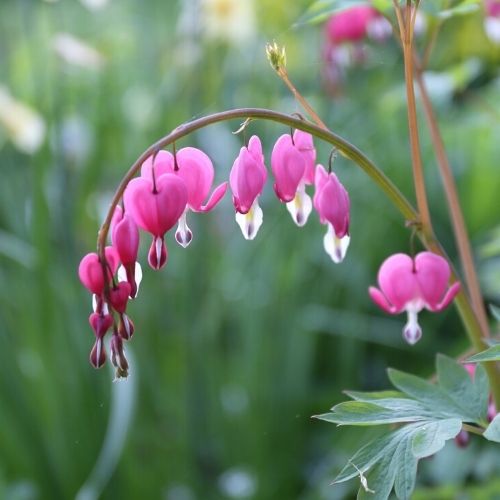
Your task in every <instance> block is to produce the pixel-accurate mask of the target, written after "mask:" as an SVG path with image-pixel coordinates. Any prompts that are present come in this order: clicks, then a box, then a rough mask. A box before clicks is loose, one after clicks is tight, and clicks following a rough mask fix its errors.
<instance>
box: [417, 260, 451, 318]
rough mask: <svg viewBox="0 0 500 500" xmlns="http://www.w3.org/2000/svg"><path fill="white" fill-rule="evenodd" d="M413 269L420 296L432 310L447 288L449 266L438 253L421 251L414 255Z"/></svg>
mask: <svg viewBox="0 0 500 500" xmlns="http://www.w3.org/2000/svg"><path fill="white" fill-rule="evenodd" d="M415 270H416V273H417V275H416V276H417V281H418V284H419V286H420V290H421V292H422V298H423V299H424V301H425V302H426V304H428V306H429V308H430V309H431V310H434V309H435V308H436V307H437V306H438V304H439V303H440V301H441V300H442V298H443V296H444V294H445V292H446V289H447V288H448V280H449V279H450V273H451V272H450V266H449V264H448V262H447V261H446V259H444V258H443V257H441V256H440V255H437V254H435V253H432V252H421V253H419V254H418V255H417V256H416V257H415Z"/></svg>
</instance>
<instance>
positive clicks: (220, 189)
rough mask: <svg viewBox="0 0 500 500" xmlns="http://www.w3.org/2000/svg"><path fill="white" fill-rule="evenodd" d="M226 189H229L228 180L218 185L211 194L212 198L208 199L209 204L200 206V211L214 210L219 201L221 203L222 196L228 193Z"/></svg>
mask: <svg viewBox="0 0 500 500" xmlns="http://www.w3.org/2000/svg"><path fill="white" fill-rule="evenodd" d="M226 191H227V182H223V183H222V184H220V185H219V186H217V187H216V188H215V189H214V191H213V193H212V194H211V196H210V198H209V199H208V202H207V204H206V205H202V206H201V207H200V211H201V212H208V211H210V210H212V208H214V207H215V205H217V203H219V201H221V200H222V198H223V197H224V195H225V194H226Z"/></svg>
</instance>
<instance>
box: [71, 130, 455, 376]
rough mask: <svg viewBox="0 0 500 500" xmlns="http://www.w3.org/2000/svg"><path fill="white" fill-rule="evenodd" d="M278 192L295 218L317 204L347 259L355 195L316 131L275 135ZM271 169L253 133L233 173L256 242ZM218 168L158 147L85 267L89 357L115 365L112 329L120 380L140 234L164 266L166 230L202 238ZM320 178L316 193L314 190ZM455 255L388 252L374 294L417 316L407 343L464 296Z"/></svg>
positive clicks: (338, 252)
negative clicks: (453, 267)
mask: <svg viewBox="0 0 500 500" xmlns="http://www.w3.org/2000/svg"><path fill="white" fill-rule="evenodd" d="M271 170H272V173H273V176H274V185H273V187H274V191H275V193H276V195H277V197H278V199H279V200H280V202H281V203H284V204H285V205H286V208H287V210H288V211H289V213H290V215H291V217H292V219H293V221H294V222H295V224H296V225H297V226H299V227H301V226H304V225H305V224H306V222H307V220H308V218H309V216H310V214H311V212H312V209H313V208H314V209H315V210H316V212H317V214H318V216H319V221H320V223H321V224H324V225H326V226H327V228H326V234H325V236H324V239H323V244H324V248H325V250H326V252H327V253H328V255H329V256H330V257H331V259H332V260H333V261H334V262H335V263H340V262H342V261H343V259H344V257H345V255H346V251H347V248H348V246H349V238H350V237H349V211H350V201H349V195H348V193H347V191H346V189H345V188H344V186H343V185H342V183H341V182H340V181H339V179H338V177H337V176H336V174H335V173H334V172H332V171H331V161H330V168H329V170H326V169H325V168H324V167H323V166H322V165H320V164H316V150H315V147H314V143H313V139H312V136H311V135H310V134H308V133H306V132H303V131H300V130H295V132H293V133H291V134H284V135H282V136H281V137H279V138H278V140H277V141H276V143H275V145H274V147H273V151H272V154H271ZM267 175H268V172H267V168H266V165H265V158H264V154H263V151H262V144H261V141H260V139H259V138H258V137H257V136H256V135H254V136H252V137H251V138H250V140H249V142H248V145H247V146H243V147H242V148H241V150H240V152H239V155H238V157H237V158H236V159H235V160H234V163H233V166H232V168H231V171H230V174H229V187H230V189H231V192H232V195H233V205H234V209H235V217H236V222H237V223H238V225H239V227H240V229H241V232H242V234H243V237H244V238H245V239H247V240H253V239H254V238H255V237H256V235H257V233H258V231H259V228H260V227H261V225H262V222H263V212H262V209H261V207H260V206H259V197H260V195H261V194H262V191H263V189H264V186H265V184H266V181H267ZM213 181H214V167H213V164H212V161H211V160H210V158H209V157H208V156H207V155H206V154H205V153H204V152H203V151H201V150H199V149H196V148H193V147H186V148H183V149H181V150H179V151H177V152H174V154H172V153H169V152H168V151H159V152H157V153H156V154H154V155H152V156H150V157H149V158H148V159H147V160H146V161H145V162H144V163H143V164H142V166H141V172H140V176H138V177H136V178H134V179H132V180H131V181H130V182H129V184H128V185H127V187H126V189H125V191H124V194H123V200H122V205H118V206H117V207H116V208H115V211H114V213H113V217H112V220H111V226H110V235H111V245H110V246H108V247H106V248H105V251H104V254H105V259H104V262H103V261H101V260H100V258H99V256H98V255H97V254H96V253H89V254H87V255H85V257H83V259H82V260H81V262H80V266H79V269H78V274H79V277H80V280H81V282H82V283H83V285H84V286H85V287H86V288H87V289H88V290H89V292H90V293H92V294H93V300H92V303H93V312H92V314H91V315H90V317H89V323H90V326H91V328H92V330H93V331H94V335H95V342H94V345H93V347H92V350H91V353H90V362H91V364H92V365H93V366H94V367H95V368H100V367H101V366H103V365H104V364H105V362H106V358H107V354H106V346H105V344H104V338H105V336H106V334H107V333H108V332H110V331H111V341H110V343H109V346H110V347H109V348H110V358H111V362H112V364H113V366H114V367H115V368H116V376H117V378H121V377H126V376H127V375H128V362H127V359H126V357H125V353H124V341H128V340H130V339H131V337H132V335H133V334H134V323H133V322H132V320H131V319H130V318H129V317H128V315H127V313H126V311H127V304H128V301H129V300H130V299H134V298H136V296H137V293H138V289H139V284H140V281H141V278H142V270H141V266H140V264H139V263H138V262H137V258H138V252H139V244H140V232H139V230H142V231H144V232H146V233H149V234H150V235H151V244H150V247H149V251H148V263H149V265H150V267H151V268H152V269H154V270H159V269H161V268H162V267H163V266H165V264H166V263H167V261H168V248H167V244H166V243H165V235H166V234H167V233H168V232H169V231H171V230H172V229H173V228H174V227H175V226H177V228H176V230H175V240H176V242H177V243H178V244H179V245H181V246H182V247H184V248H185V247H187V246H188V245H189V244H190V243H191V242H192V240H193V232H192V231H191V229H190V228H189V225H188V217H192V215H190V214H191V213H198V212H201V213H203V212H208V211H210V210H212V209H213V208H214V207H215V206H216V205H217V204H218V203H219V202H220V201H221V199H222V198H223V197H224V195H225V194H226V191H227V187H228V182H223V183H222V184H220V185H218V186H217V187H216V188H215V189H213V190H212V185H213ZM313 184H314V196H313V199H312V200H311V198H310V196H309V195H308V194H307V192H306V187H307V186H309V185H313ZM450 274H451V272H450V267H449V264H448V262H447V261H446V260H445V259H444V258H443V257H440V256H439V255H436V254H434V253H431V252H422V253H419V254H418V255H417V256H416V257H415V258H412V257H410V256H408V255H405V254H395V255H392V256H391V257H389V258H388V259H387V260H386V261H385V262H384V263H383V264H382V266H381V268H380V271H379V274H378V282H379V287H380V289H378V288H375V287H370V289H369V293H370V296H371V298H372V299H373V301H374V302H375V303H376V304H377V305H378V306H379V307H381V308H382V309H383V310H384V311H386V312H388V313H390V314H399V313H401V312H403V311H406V312H407V313H408V322H407V324H406V325H405V327H404V329H403V336H404V338H405V339H406V341H407V342H409V343H410V344H414V343H415V342H417V341H418V340H419V339H420V337H421V335H422V331H421V328H420V326H419V324H418V321H417V315H418V313H419V312H420V311H421V310H422V309H424V308H426V309H428V310H430V311H433V312H438V311H441V310H442V309H444V308H445V307H446V306H447V305H448V304H449V303H450V302H451V301H452V300H453V299H454V297H455V296H456V294H457V293H458V291H459V288H460V284H459V283H458V282H456V283H454V284H453V285H451V286H450V287H449V288H448V281H449V279H450Z"/></svg>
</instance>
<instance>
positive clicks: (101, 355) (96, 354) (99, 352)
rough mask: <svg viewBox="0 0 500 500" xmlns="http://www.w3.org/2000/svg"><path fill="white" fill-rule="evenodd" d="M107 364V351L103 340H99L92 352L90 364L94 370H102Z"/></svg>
mask: <svg viewBox="0 0 500 500" xmlns="http://www.w3.org/2000/svg"><path fill="white" fill-rule="evenodd" d="M104 363H106V349H105V348H104V342H103V341H102V339H97V340H96V341H95V343H94V346H93V347H92V350H91V351H90V364H91V365H92V366H93V367H94V368H101V366H104Z"/></svg>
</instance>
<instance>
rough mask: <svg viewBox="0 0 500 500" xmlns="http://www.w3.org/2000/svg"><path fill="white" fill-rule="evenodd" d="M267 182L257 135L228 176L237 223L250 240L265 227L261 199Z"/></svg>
mask: <svg viewBox="0 0 500 500" xmlns="http://www.w3.org/2000/svg"><path fill="white" fill-rule="evenodd" d="M266 179H267V170H266V166H265V165H264V155H263V154H262V144H261V142H260V139H259V138H258V137H257V136H256V135H254V136H252V137H251V138H250V141H249V143H248V147H242V148H241V150H240V154H239V156H238V158H236V160H235V161H234V164H233V167H232V169H231V173H230V174H229V184H230V186H231V191H232V192H233V204H234V208H235V210H236V222H237V223H238V225H239V226H240V228H241V232H242V233H243V236H244V237H245V239H247V240H253V239H254V238H255V236H256V234H257V231H258V230H259V228H260V226H261V225H262V220H263V214H262V209H261V208H260V206H259V203H258V197H259V195H260V194H261V193H262V190H263V189H264V184H265V183H266Z"/></svg>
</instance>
